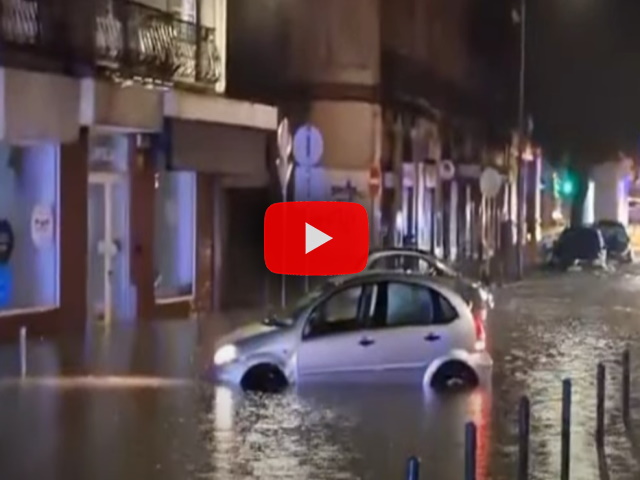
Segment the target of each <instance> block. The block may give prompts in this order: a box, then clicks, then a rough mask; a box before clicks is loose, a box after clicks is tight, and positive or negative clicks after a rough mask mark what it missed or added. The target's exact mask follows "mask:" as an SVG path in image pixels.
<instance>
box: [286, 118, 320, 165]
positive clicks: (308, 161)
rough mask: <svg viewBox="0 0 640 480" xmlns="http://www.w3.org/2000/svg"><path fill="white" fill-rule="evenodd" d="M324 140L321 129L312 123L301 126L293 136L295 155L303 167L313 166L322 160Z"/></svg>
mask: <svg viewBox="0 0 640 480" xmlns="http://www.w3.org/2000/svg"><path fill="white" fill-rule="evenodd" d="M323 152H324V141H323V140H322V134H321V133H320V130H318V129H317V128H316V127H314V126H313V125H310V124H306V125H303V126H302V127H300V128H299V129H298V130H297V131H296V134H295V135H294V136H293V156H294V157H295V159H296V162H298V164H299V165H300V166H303V167H312V166H314V165H315V164H316V163H318V162H319V161H320V158H321V157H322V153H323Z"/></svg>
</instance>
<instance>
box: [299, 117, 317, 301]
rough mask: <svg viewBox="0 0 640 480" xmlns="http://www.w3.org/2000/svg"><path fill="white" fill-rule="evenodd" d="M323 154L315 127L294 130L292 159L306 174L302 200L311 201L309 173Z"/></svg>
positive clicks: (307, 289)
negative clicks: (304, 192)
mask: <svg viewBox="0 0 640 480" xmlns="http://www.w3.org/2000/svg"><path fill="white" fill-rule="evenodd" d="M323 152H324V140H323V139H322V133H320V130H318V129H317V128H316V127H314V126H313V125H311V124H310V123H307V124H305V125H302V126H301V127H300V128H298V130H296V133H295V135H294V136H293V157H294V158H295V160H296V162H297V166H298V167H302V168H304V169H305V173H306V188H307V191H306V194H305V196H304V199H305V200H306V201H310V200H311V173H312V169H313V167H314V166H315V165H317V164H318V162H319V161H320V158H322V154H323ZM304 291H305V293H307V292H308V291H309V276H308V275H305V277H304Z"/></svg>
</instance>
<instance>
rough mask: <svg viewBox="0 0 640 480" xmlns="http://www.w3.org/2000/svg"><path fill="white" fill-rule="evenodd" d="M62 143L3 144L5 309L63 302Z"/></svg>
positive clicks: (0, 200) (0, 259)
mask: <svg viewBox="0 0 640 480" xmlns="http://www.w3.org/2000/svg"><path fill="white" fill-rule="evenodd" d="M58 155H59V150H58V146H57V145H53V144H41V145H36V146H31V147H28V148H17V147H9V146H5V145H0V315H1V314H7V313H9V312H11V311H16V310H30V309H43V308H53V307H56V306H57V305H58V281H59V276H58V262H59V259H58V216H57V215H58V214H57V212H58V165H59V158H58Z"/></svg>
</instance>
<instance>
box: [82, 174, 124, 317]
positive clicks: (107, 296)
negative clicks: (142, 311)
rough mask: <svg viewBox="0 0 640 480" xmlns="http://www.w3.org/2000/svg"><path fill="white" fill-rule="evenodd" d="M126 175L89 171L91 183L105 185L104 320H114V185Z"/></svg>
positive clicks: (103, 243)
mask: <svg viewBox="0 0 640 480" xmlns="http://www.w3.org/2000/svg"><path fill="white" fill-rule="evenodd" d="M125 177H126V175H125V174H123V173H119V172H89V184H94V185H102V186H103V187H104V238H103V239H102V241H101V242H102V246H103V247H102V249H103V251H102V252H101V253H102V254H103V259H104V272H103V275H104V312H103V315H104V322H105V323H106V324H111V323H112V321H113V285H112V282H113V257H114V256H115V255H116V253H117V245H116V243H115V241H114V240H115V238H114V237H115V236H114V232H113V186H114V184H116V183H118V182H121V181H124V180H125Z"/></svg>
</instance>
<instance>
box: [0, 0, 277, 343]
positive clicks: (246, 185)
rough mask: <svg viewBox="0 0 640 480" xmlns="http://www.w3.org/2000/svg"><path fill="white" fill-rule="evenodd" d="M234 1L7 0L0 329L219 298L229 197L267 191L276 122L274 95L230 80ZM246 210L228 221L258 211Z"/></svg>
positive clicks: (58, 324)
mask: <svg viewBox="0 0 640 480" xmlns="http://www.w3.org/2000/svg"><path fill="white" fill-rule="evenodd" d="M58 7H60V8H58ZM226 15H227V3H226V0H193V1H192V0H184V1H181V2H179V3H176V2H173V1H170V2H160V1H159V0H153V1H152V0H147V1H145V2H140V3H137V2H132V1H124V0H82V1H77V0H57V1H54V2H35V1H28V0H8V1H7V2H4V3H3V8H2V9H1V11H0V18H1V20H2V22H1V23H0V36H2V41H3V42H4V44H5V48H4V49H3V53H2V57H1V63H2V68H0V89H1V90H0V100H1V101H0V112H1V116H0V186H1V188H0V196H1V201H0V336H2V337H14V336H15V335H16V334H17V330H18V329H19V328H20V327H21V326H27V327H28V328H29V330H30V332H31V333H32V334H38V333H47V332H54V331H60V330H67V329H80V330H81V329H82V328H84V326H85V325H86V322H87V321H102V322H107V323H110V322H134V321H146V320H151V319H157V318H166V317H185V316H187V315H189V314H192V313H206V312H210V311H212V310H215V309H217V308H220V307H221V306H223V305H224V304H225V295H226V292H225V290H224V288H223V285H224V278H225V275H227V273H226V272H227V270H228V269H230V268H232V267H233V266H232V265H229V262H228V261H227V259H228V258H234V256H238V253H237V251H236V250H237V249H236V248H235V245H234V242H229V241H228V238H229V235H231V234H232V233H231V229H232V227H231V225H235V224H234V223H233V222H232V221H231V220H230V218H232V217H234V213H232V210H233V202H234V198H235V197H242V196H243V195H248V196H249V197H251V196H254V197H255V196H258V197H260V196H263V197H264V196H266V194H265V192H267V189H268V186H269V181H268V179H269V175H268V171H267V167H268V164H267V158H268V150H269V144H270V142H271V137H272V136H273V132H274V130H275V128H276V126H277V110H276V109H275V108H274V107H271V106H269V105H266V104H261V103H255V102H247V101H240V100H233V99H230V98H226V97H225V95H224V92H225V88H226V86H225V84H226V73H225V72H226V57H227V52H226V38H227V32H226ZM255 212H257V213H255ZM244 213H245V214H246V215H245V216H244V218H242V219H241V221H239V223H240V226H241V227H234V228H240V229H241V230H242V228H244V229H245V230H250V229H251V228H253V226H254V224H255V223H256V222H258V223H259V224H261V221H262V219H261V217H260V210H259V209H254V211H251V212H244ZM248 214H253V215H254V216H253V217H251V215H248ZM236 223H238V222H236ZM234 252H235V253H234ZM260 261H261V259H260ZM250 266H252V267H253V268H261V267H262V265H261V263H260V262H258V266H253V265H250Z"/></svg>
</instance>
